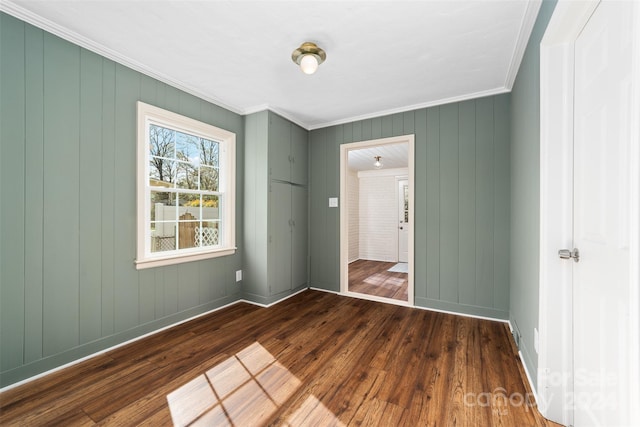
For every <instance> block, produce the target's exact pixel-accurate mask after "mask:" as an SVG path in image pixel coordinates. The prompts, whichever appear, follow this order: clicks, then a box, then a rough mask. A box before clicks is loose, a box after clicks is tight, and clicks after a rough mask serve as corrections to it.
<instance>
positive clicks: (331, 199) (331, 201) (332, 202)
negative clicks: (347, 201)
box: [329, 197, 338, 208]
mask: <svg viewBox="0 0 640 427" xmlns="http://www.w3.org/2000/svg"><path fill="white" fill-rule="evenodd" d="M329 207H330V208H337V207H338V198H337V197H329Z"/></svg>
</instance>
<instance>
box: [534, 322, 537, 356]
mask: <svg viewBox="0 0 640 427" xmlns="http://www.w3.org/2000/svg"><path fill="white" fill-rule="evenodd" d="M533 348H535V349H536V354H537V353H538V328H533Z"/></svg>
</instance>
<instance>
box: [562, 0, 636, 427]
mask: <svg viewBox="0 0 640 427" xmlns="http://www.w3.org/2000/svg"><path fill="white" fill-rule="evenodd" d="M632 8H633V2H627V1H603V2H601V3H600V5H599V6H598V7H597V8H596V10H595V12H594V13H593V15H592V16H591V18H590V19H589V21H588V22H587V24H586V26H585V27H584V29H583V31H582V33H581V34H580V36H579V37H578V38H577V40H576V43H575V98H574V103H575V104H574V108H575V110H574V114H575V115H574V117H575V119H574V201H573V203H574V225H573V236H574V246H575V247H576V248H577V249H578V250H579V262H575V263H574V262H573V261H567V262H572V264H573V308H574V310H573V316H574V319H573V334H574V346H573V362H574V375H573V389H574V393H573V396H571V398H572V401H573V405H574V414H573V415H574V425H575V426H576V427H578V426H605V425H606V426H623V425H631V422H632V421H631V418H630V417H631V411H632V410H634V409H633V407H635V406H636V405H640V402H632V401H630V400H629V391H630V390H631V388H630V384H629V372H631V371H630V367H631V365H630V364H631V362H632V361H631V360H630V354H631V348H630V343H632V342H633V340H634V339H635V338H634V337H632V336H631V335H630V334H631V332H632V331H637V327H632V326H631V321H630V320H631V319H630V317H629V316H630V297H631V295H632V290H631V286H630V277H629V272H630V265H631V264H630V262H631V260H630V253H629V242H630V228H629V224H630V223H629V200H630V198H631V196H630V193H629V191H630V187H629V183H630V181H631V176H630V167H629V165H630V163H629V153H630V152H629V149H630V139H631V133H630V131H631V123H632V122H634V120H631V119H630V111H631V102H630V96H631V93H632V90H631V89H632V88H631V81H632V79H631V69H632V55H630V52H631V49H632V22H633V18H632V17H633V13H631V12H632ZM636 24H637V23H636ZM636 123H637V122H636ZM636 363H637V361H636Z"/></svg>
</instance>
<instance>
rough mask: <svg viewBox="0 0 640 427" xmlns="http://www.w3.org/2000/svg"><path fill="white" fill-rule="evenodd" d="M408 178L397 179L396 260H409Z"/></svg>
mask: <svg viewBox="0 0 640 427" xmlns="http://www.w3.org/2000/svg"><path fill="white" fill-rule="evenodd" d="M409 220H410V218H409V180H407V179H401V180H398V262H409V233H410V232H411V225H410V222H409Z"/></svg>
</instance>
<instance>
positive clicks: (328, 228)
mask: <svg viewBox="0 0 640 427" xmlns="http://www.w3.org/2000/svg"><path fill="white" fill-rule="evenodd" d="M405 134H415V224H414V229H415V263H414V266H415V303H416V305H418V306H423V307H429V308H435V309H443V310H452V311H456V312H460V313H466V314H474V315H485V316H491V317H496V318H501V319H506V318H508V312H509V209H510V186H509V179H510V176H509V174H510V165H509V157H510V154H509V95H499V96H493V97H487V98H482V99H477V100H471V101H466V102H460V103H453V104H448V105H443V106H439V107H431V108H426V109H420V110H415V111H409V112H405V113H398V114H394V115H390V116H385V117H378V118H373V119H368V120H362V121H357V122H353V123H347V124H343V125H338V126H333V127H329V128H324V129H318V130H314V131H311V135H310V147H309V150H310V157H309V158H310V175H309V177H310V184H309V185H310V195H311V196H310V197H311V201H310V207H311V211H310V256H311V261H310V272H309V274H310V286H313V287H317V288H322V289H327V290H332V291H338V290H339V287H340V285H339V270H340V266H339V248H340V235H339V209H335V208H329V207H328V198H329V197H337V196H339V167H340V164H339V154H340V144H342V143H349V142H355V141H364V140H370V139H377V138H385V137H390V136H398V135H405Z"/></svg>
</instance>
